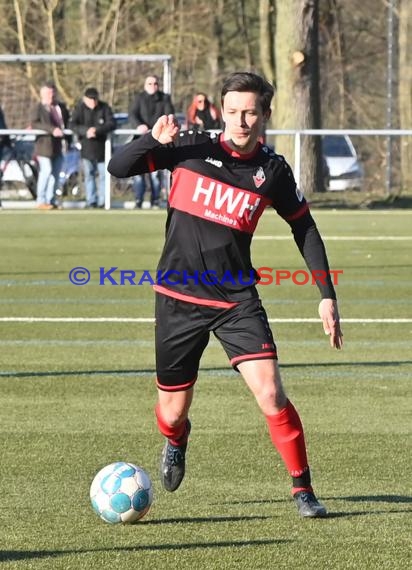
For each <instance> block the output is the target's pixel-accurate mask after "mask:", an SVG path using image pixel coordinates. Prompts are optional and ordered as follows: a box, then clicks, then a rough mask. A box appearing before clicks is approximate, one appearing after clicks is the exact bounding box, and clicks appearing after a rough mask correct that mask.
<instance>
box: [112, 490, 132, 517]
mask: <svg viewBox="0 0 412 570" xmlns="http://www.w3.org/2000/svg"><path fill="white" fill-rule="evenodd" d="M110 506H111V507H112V509H113V510H114V511H115V512H116V513H125V512H126V511H128V510H129V509H130V507H131V506H132V503H131V500H130V497H129V495H126V493H116V495H114V496H113V497H112V498H111V499H110Z"/></svg>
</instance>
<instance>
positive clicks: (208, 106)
mask: <svg viewBox="0 0 412 570" xmlns="http://www.w3.org/2000/svg"><path fill="white" fill-rule="evenodd" d="M187 126H188V128H189V129H198V130H202V131H212V130H218V129H220V128H221V121H220V113H219V110H218V109H217V107H216V106H215V105H213V103H212V102H211V101H210V100H209V98H208V96H207V95H206V93H203V92H199V93H196V95H195V96H194V97H193V100H192V102H191V104H190V105H189V108H188V109H187Z"/></svg>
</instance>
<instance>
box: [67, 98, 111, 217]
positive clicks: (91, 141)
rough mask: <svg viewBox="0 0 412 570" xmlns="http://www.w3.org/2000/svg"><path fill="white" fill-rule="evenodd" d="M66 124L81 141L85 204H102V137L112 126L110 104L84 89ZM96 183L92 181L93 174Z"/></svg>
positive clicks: (89, 206)
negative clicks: (97, 179)
mask: <svg viewBox="0 0 412 570" xmlns="http://www.w3.org/2000/svg"><path fill="white" fill-rule="evenodd" d="M70 127H71V128H72V130H73V131H74V132H75V133H76V134H77V136H78V138H79V142H80V144H81V157H82V165H83V171H84V184H85V189H86V207H87V208H97V207H98V208H104V203H105V176H106V168H105V162H104V153H105V142H106V138H107V136H108V135H109V133H111V132H112V131H114V130H115V128H116V121H115V119H114V117H113V112H112V109H111V107H110V106H109V105H108V104H107V103H105V102H104V101H100V100H99V93H98V91H97V89H95V88H94V87H89V88H88V89H86V91H85V92H84V95H83V99H82V101H80V102H79V103H78V104H77V106H76V108H75V109H74V111H73V115H72V118H71V121H70ZM97 176H98V177H99V184H98V185H97V184H96V177H97Z"/></svg>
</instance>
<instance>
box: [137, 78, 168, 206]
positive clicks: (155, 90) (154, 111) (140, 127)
mask: <svg viewBox="0 0 412 570" xmlns="http://www.w3.org/2000/svg"><path fill="white" fill-rule="evenodd" d="M174 112H175V110H174V106H173V103H172V100H171V97H170V95H169V94H168V93H164V92H163V91H161V90H160V88H159V78H158V77H157V76H156V75H148V76H147V77H146V79H145V82H144V88H143V91H141V92H139V93H137V95H136V96H135V98H134V100H133V101H132V104H131V106H130V109H129V121H130V124H131V126H132V128H136V133H137V134H138V135H144V134H146V133H147V132H149V131H150V130H151V129H152V128H153V125H154V124H155V123H156V121H157V120H158V119H159V117H161V116H162V115H170V114H173V113H174ZM161 175H162V173H161V172H157V171H156V172H152V173H151V174H150V186H151V198H150V205H151V207H152V208H158V207H159V200H160V192H161V186H162V179H161ZM133 190H134V193H135V198H136V208H138V209H140V208H141V207H142V204H143V198H144V195H145V192H146V180H145V177H144V176H142V175H138V176H135V177H134V179H133Z"/></svg>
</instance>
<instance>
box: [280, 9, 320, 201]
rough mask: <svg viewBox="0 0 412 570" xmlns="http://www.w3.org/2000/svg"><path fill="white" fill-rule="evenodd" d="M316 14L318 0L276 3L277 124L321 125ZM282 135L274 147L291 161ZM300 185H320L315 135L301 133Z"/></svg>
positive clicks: (290, 151)
mask: <svg viewBox="0 0 412 570" xmlns="http://www.w3.org/2000/svg"><path fill="white" fill-rule="evenodd" d="M318 18H319V2H318V0H282V2H279V3H278V5H277V22H276V74H277V76H276V79H277V86H278V96H277V99H278V100H277V125H276V126H277V128H282V129H288V128H290V129H295V128H299V129H319V128H321V118H320V98H319V58H318ZM283 138H284V137H282V138H281V137H278V139H279V141H277V142H279V144H277V150H278V151H279V150H280V149H281V151H283V152H282V154H285V156H286V159H287V160H288V161H290V162H291V161H292V160H291V157H293V139H292V138H291V137H289V140H288V141H284V140H282V139H283ZM296 166H297V165H295V169H296ZM300 187H301V189H302V190H303V191H304V192H305V193H306V194H311V193H312V192H319V191H322V190H323V189H324V188H323V161H322V152H321V140H320V137H319V136H313V137H312V136H305V137H302V161H301V170H300Z"/></svg>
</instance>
